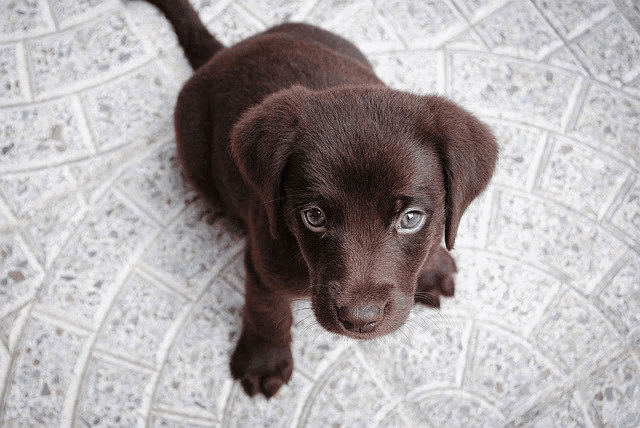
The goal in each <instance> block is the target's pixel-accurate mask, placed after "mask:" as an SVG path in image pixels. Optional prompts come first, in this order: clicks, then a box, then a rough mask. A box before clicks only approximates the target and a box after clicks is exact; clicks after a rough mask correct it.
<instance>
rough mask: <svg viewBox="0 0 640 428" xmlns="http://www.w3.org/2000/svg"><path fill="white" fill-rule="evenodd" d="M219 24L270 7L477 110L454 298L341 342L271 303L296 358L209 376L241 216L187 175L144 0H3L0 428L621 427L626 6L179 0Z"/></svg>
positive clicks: (636, 32) (220, 363) (381, 68)
mask: <svg viewBox="0 0 640 428" xmlns="http://www.w3.org/2000/svg"><path fill="white" fill-rule="evenodd" d="M190 1H193V5H194V7H195V8H196V10H197V11H198V13H199V14H200V17H201V19H202V20H203V22H205V25H206V26H207V28H209V29H210V30H212V31H213V32H215V33H216V36H217V37H218V38H219V39H220V40H222V41H223V42H224V43H225V44H230V43H235V42H238V41H240V40H241V39H243V38H245V37H248V36H250V35H252V34H254V33H256V32H258V31H262V30H264V29H266V28H267V27H268V26H270V25H273V24H277V23H280V22H283V21H304V22H310V23H314V24H317V25H320V26H321V27H323V28H325V29H329V30H331V31H335V32H336V33H337V34H340V35H342V36H345V37H347V38H349V39H351V40H352V41H353V42H355V43H356V44H357V45H358V46H359V47H360V48H361V49H362V50H363V51H364V52H365V54H366V55H367V57H368V58H370V61H371V64H372V65H373V66H374V67H375V69H376V71H377V72H378V73H379V75H380V76H381V78H382V79H383V81H385V82H387V83H388V84H389V85H391V86H392V87H394V88H397V89H400V90H405V91H411V92H417V93H419V94H428V93H438V94H442V95H445V96H448V97H450V98H452V99H453V100H455V101H458V102H459V103H460V104H461V105H462V106H463V107H465V108H467V109H468V110H470V111H471V112H472V113H473V114H474V115H476V116H477V117H478V118H480V119H481V120H483V121H485V122H486V123H488V125H489V126H490V127H491V128H492V129H493V130H494V132H495V134H496V136H497V138H498V142H499V145H500V159H499V161H498V167H497V170H496V174H495V176H494V178H493V181H492V184H491V186H489V188H488V189H487V190H486V191H485V192H484V193H483V194H482V196H481V197H480V198H478V199H477V200H476V201H474V202H473V203H472V204H471V206H470V207H469V208H468V210H467V211H466V213H465V215H464V216H463V218H462V220H461V223H460V227H459V229H458V236H457V238H456V245H455V246H456V248H455V249H454V250H453V252H452V254H453V256H454V258H455V260H456V263H457V266H458V269H459V273H458V275H457V278H456V296H455V297H454V298H452V299H443V300H442V307H441V308H440V309H439V310H435V309H429V308H423V307H418V308H415V309H414V310H413V311H412V313H411V315H410V318H409V320H408V322H407V323H406V324H405V325H404V326H403V327H402V328H401V329H400V330H399V331H397V332H396V333H394V334H392V335H390V336H389V337H385V338H381V339H379V340H377V341H375V342H357V341H352V340H349V339H347V338H345V337H342V336H338V335H335V334H332V333H328V332H327V331H325V330H324V329H323V328H322V327H321V326H320V325H319V323H318V322H317V320H316V319H315V317H314V315H313V311H312V309H311V306H310V302H309V301H307V300H302V301H299V302H295V303H294V305H293V314H294V326H293V332H292V334H293V343H292V352H293V356H294V365H295V368H294V372H293V376H292V378H291V381H290V383H289V384H288V385H286V386H283V387H282V389H281V390H280V392H279V393H278V395H276V396H275V397H273V398H271V399H270V400H266V399H264V398H263V397H254V398H252V399H250V398H248V397H247V396H246V395H245V394H244V392H243V391H242V388H241V386H240V384H239V383H237V382H234V381H233V379H232V378H231V375H230V373H229V357H230V355H231V352H232V351H233V348H234V346H235V344H236V341H237V339H238V336H239V334H240V332H241V322H242V305H243V293H244V287H245V285H244V281H245V279H246V272H245V269H244V263H243V259H244V251H243V247H244V241H245V235H243V233H242V232H241V231H239V230H237V227H235V226H234V225H232V224H231V223H230V222H229V221H228V220H225V219H224V218H221V217H220V210H219V207H211V206H207V204H206V203H205V202H204V200H203V198H201V197H199V196H198V195H197V193H196V192H194V190H193V188H192V187H191V186H190V185H189V183H187V182H186V181H185V180H184V177H183V173H182V171H181V168H180V166H179V165H178V162H177V158H176V148H175V136H174V131H173V124H172V121H173V119H172V116H173V108H174V105H175V100H176V97H177V95H178V91H179V90H180V87H181V85H182V84H183V83H184V82H185V81H186V80H187V79H188V78H189V77H190V76H191V75H192V73H193V71H192V70H191V68H190V67H189V65H188V63H187V61H186V59H185V57H184V54H183V53H182V50H181V48H180V47H179V46H178V43H177V39H176V37H175V35H174V32H173V30H172V28H171V25H170V24H169V23H168V22H167V20H166V19H165V18H164V16H163V15H161V13H160V12H158V11H157V10H156V9H155V8H154V7H153V6H151V5H150V4H148V3H144V2H142V1H120V0H8V1H7V0H4V1H3V0H0V426H3V427H4V426H7V427H13V426H16V427H29V428H31V427H40V426H42V427H61V428H70V427H76V426H93V425H96V426H127V427H129V426H139V427H144V426H147V427H153V428H160V427H162V428H166V427H172V428H178V427H180V428H204V427H216V428H223V427H224V428H236V427H243V426H247V427H257V426H260V427H261V426H269V427H280V426H285V427H293V426H295V427H299V428H303V427H304V428H307V427H317V426H330V427H360V426H361V427H378V428H383V427H384V428H387V427H410V428H413V427H417V426H420V427H422V426H424V427H430V428H436V427H464V428H467V427H490V428H506V427H540V428H542V427H544V428H546V427H555V426H557V427H562V428H565V427H609V426H611V427H614V426H615V427H621V428H630V427H636V426H638V425H639V424H640V420H638V414H640V408H638V403H640V399H639V396H638V393H639V391H640V384H639V379H640V377H639V376H638V373H639V370H640V327H639V325H638V324H639V323H640V318H638V315H637V314H638V312H639V311H640V307H639V306H638V305H639V304H640V303H639V302H640V300H639V298H638V284H640V278H639V277H638V269H639V268H640V267H639V266H638V260H640V203H639V201H640V149H639V147H640V145H639V144H638V141H640V119H639V117H640V5H638V4H636V3H637V2H636V1H634V0H566V1H548V0H450V1H447V2H438V1H431V0H427V1H425V0H407V1H395V0H389V1H386V0H331V1H327V2H321V1H317V0H190Z"/></svg>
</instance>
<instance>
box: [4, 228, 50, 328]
mask: <svg viewBox="0 0 640 428" xmlns="http://www.w3.org/2000/svg"><path fill="white" fill-rule="evenodd" d="M43 277H44V274H43V272H42V268H41V267H40V266H38V263H37V262H36V261H35V258H34V257H33V255H31V252H30V250H29V249H28V247H27V245H26V244H25V242H24V240H23V239H22V238H21V237H20V235H18V234H17V233H13V234H8V235H0V317H3V316H5V315H7V314H8V313H9V312H11V311H13V310H15V309H17V308H19V307H20V306H22V305H24V304H25V303H27V302H28V301H30V300H32V299H33V298H34V297H35V295H36V292H37V291H38V288H39V287H40V285H41V284H42V279H43Z"/></svg>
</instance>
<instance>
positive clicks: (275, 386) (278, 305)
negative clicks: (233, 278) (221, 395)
mask: <svg viewBox="0 0 640 428" xmlns="http://www.w3.org/2000/svg"><path fill="white" fill-rule="evenodd" d="M245 266H246V268H247V284H246V291H245V308H244V317H243V326H242V334H241V335H240V340H239V341H238V344H237V345H236V349H235V351H234V352H233V355H232V356H231V374H232V375H233V377H234V379H236V380H239V381H240V383H241V384H242V387H243V388H244V390H245V392H246V393H247V395H249V396H253V395H255V394H256V393H262V394H264V396H265V397H267V398H270V397H272V396H274V395H275V394H276V393H277V392H278V390H279V389H280V387H281V386H282V385H283V384H286V383H288V382H289V379H290V378H291V373H292V371H293V356H292V354H291V325H292V323H293V317H292V314H291V306H290V304H289V301H288V300H287V299H286V298H285V297H284V296H282V295H280V294H278V293H274V292H272V291H270V290H268V289H267V288H266V287H265V285H264V284H263V283H262V282H261V281H260V279H259V277H258V275H257V273H256V272H255V270H254V269H253V265H252V262H251V257H250V254H249V251H247V254H246V256H245Z"/></svg>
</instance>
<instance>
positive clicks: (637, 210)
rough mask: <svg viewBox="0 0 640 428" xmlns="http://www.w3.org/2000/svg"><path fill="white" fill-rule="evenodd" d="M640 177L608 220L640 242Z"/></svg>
mask: <svg viewBox="0 0 640 428" xmlns="http://www.w3.org/2000/svg"><path fill="white" fill-rule="evenodd" d="M639 202H640V178H638V177H636V179H635V184H634V185H632V186H631V188H630V189H629V190H628V191H627V193H626V194H625V195H624V197H623V198H622V201H621V202H620V204H619V205H618V206H617V207H616V208H615V210H614V212H613V214H612V216H611V218H610V219H609V220H608V222H610V223H611V224H612V225H614V226H615V227H617V228H618V229H620V230H621V231H622V232H624V233H625V234H627V235H628V236H629V237H630V238H631V239H633V240H634V241H635V242H636V243H639V244H640V203H639Z"/></svg>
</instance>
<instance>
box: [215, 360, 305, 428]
mask: <svg viewBox="0 0 640 428" xmlns="http://www.w3.org/2000/svg"><path fill="white" fill-rule="evenodd" d="M309 386H310V382H309V380H308V379H307V378H305V377H304V376H303V375H301V374H299V373H298V372H296V371H294V372H293V375H292V376H291V380H290V381H289V383H288V384H287V385H285V386H283V387H282V388H280V391H278V394H277V395H276V396H275V397H272V398H270V399H269V400H267V399H266V398H264V397H263V396H256V397H254V398H249V397H248V396H247V394H245V393H244V391H243V390H242V388H241V387H240V384H239V383H236V384H235V385H234V388H233V394H232V396H231V398H230V404H229V405H228V406H227V408H226V412H225V419H226V421H225V422H226V423H223V426H228V427H265V428H266V427H270V428H271V427H283V428H284V427H290V426H292V425H293V423H292V422H293V421H294V420H295V417H296V411H297V407H298V406H299V405H300V404H301V397H304V395H305V393H306V390H307V389H309Z"/></svg>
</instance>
